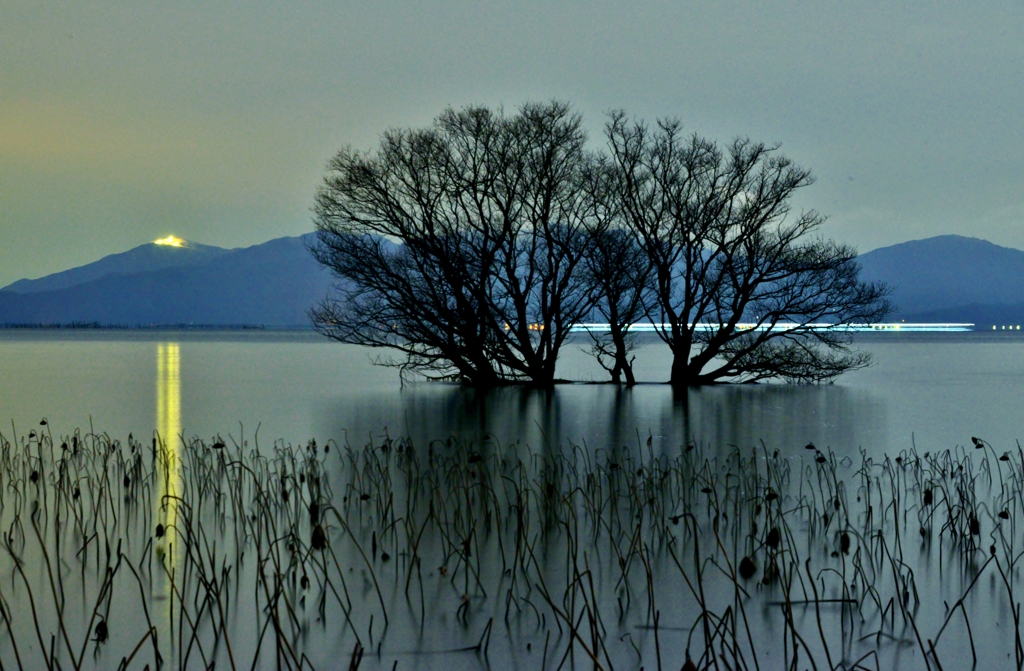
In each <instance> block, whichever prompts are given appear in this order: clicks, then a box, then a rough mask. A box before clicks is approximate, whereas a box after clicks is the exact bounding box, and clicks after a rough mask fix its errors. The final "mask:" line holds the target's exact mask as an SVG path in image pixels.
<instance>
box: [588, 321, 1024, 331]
mask: <svg viewBox="0 0 1024 671" xmlns="http://www.w3.org/2000/svg"><path fill="white" fill-rule="evenodd" d="M687 326H688V327H689V326H694V325H693V324H687ZM610 328H611V325H610V324H573V325H572V326H571V327H570V329H569V330H570V331H573V332H580V331H589V332H593V333H605V332H607V331H609V330H610ZM669 328H670V325H669V324H651V323H647V322H641V323H638V324H630V325H629V330H630V331H633V332H651V331H657V330H659V329H661V330H668V329H669ZM720 328H722V325H721V324H697V325H696V327H695V329H694V330H696V331H705V332H706V331H717V330H718V329H720ZM735 328H736V330H738V331H769V330H776V331H791V330H793V329H795V328H802V329H806V330H811V331H855V332H871V331H889V332H897V331H903V332H929V331H930V332H947V333H948V332H964V331H973V330H974V324H907V323H905V322H893V323H884V324H838V325H837V324H804V325H799V324H790V323H780V324H775V325H774V326H771V325H768V324H736V325H735ZM992 328H993V329H994V328H995V327H994V326H993V327H992ZM1011 328H1012V327H1011Z"/></svg>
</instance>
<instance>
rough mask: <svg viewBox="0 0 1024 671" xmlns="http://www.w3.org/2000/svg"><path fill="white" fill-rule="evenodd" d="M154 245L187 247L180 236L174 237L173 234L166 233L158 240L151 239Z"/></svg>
mask: <svg viewBox="0 0 1024 671" xmlns="http://www.w3.org/2000/svg"><path fill="white" fill-rule="evenodd" d="M153 244H154V245H164V246H166V247H188V243H187V242H186V241H185V240H182V239H181V238H176V237H174V236H173V235H168V236H167V237H166V238H160V239H159V240H154V241H153Z"/></svg>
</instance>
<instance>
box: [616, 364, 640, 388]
mask: <svg viewBox="0 0 1024 671" xmlns="http://www.w3.org/2000/svg"><path fill="white" fill-rule="evenodd" d="M623 358H625V357H623ZM635 359H636V357H633V358H632V359H629V360H628V361H625V362H623V364H622V372H623V373H625V374H626V386H627V387H632V386H633V385H635V384H636V377H635V376H634V375H633V361H634V360H635ZM616 382H618V380H616Z"/></svg>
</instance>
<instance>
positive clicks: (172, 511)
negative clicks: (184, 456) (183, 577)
mask: <svg viewBox="0 0 1024 671" xmlns="http://www.w3.org/2000/svg"><path fill="white" fill-rule="evenodd" d="M180 436H181V351H180V349H179V346H178V343H176V342H174V343H159V344H158V345H157V349H156V442H157V450H156V458H157V465H156V467H157V482H158V494H159V498H158V499H157V501H158V504H157V508H156V518H157V519H156V520H155V521H154V522H153V527H154V529H155V528H157V525H161V526H162V527H163V528H164V536H163V538H161V539H157V540H156V542H157V546H156V550H157V556H158V557H159V559H160V561H161V562H162V563H163V565H164V567H165V568H166V572H161V573H163V575H162V577H161V578H160V579H158V581H157V583H158V584H159V585H160V588H159V589H158V590H157V591H155V592H154V594H153V597H154V598H155V599H157V600H166V601H167V607H166V608H157V609H155V610H156V612H157V621H158V624H157V629H158V633H157V637H158V639H159V640H160V641H167V642H169V641H171V640H172V639H173V636H174V631H173V626H174V594H173V586H172V582H171V580H172V579H171V578H170V577H168V574H170V576H175V575H176V573H177V569H178V568H179V566H180V564H181V554H180V550H178V548H177V547H176V546H177V543H175V541H174V539H175V538H176V537H177V533H176V531H175V525H176V523H177V513H178V497H179V496H180V495H181V453H180V450H181V445H182V442H181V438H180ZM161 647H164V646H161ZM165 649H173V646H170V647H167V648H165Z"/></svg>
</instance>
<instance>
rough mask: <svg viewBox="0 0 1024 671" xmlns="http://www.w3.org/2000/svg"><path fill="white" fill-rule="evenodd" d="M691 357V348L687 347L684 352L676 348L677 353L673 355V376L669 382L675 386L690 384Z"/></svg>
mask: <svg viewBox="0 0 1024 671" xmlns="http://www.w3.org/2000/svg"><path fill="white" fill-rule="evenodd" d="M689 359H690V352H689V349H687V351H686V352H683V351H682V350H681V349H678V348H677V349H676V351H675V354H674V356H673V357H672V376H671V377H670V378H669V384H671V385H672V386H673V387H689V386H690V366H689Z"/></svg>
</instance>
